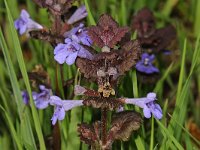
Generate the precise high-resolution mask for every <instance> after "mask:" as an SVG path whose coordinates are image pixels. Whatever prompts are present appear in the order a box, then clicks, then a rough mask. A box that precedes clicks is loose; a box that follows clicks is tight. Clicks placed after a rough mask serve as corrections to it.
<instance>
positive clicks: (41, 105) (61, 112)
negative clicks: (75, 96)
mask: <svg viewBox="0 0 200 150" xmlns="http://www.w3.org/2000/svg"><path fill="white" fill-rule="evenodd" d="M39 89H40V92H32V97H33V100H34V103H35V106H36V108H38V109H45V108H47V107H48V106H49V105H52V106H55V111H54V114H53V117H52V119H51V120H52V124H53V125H55V123H56V122H57V120H63V119H64V118H65V111H68V110H71V109H72V108H74V107H77V106H81V105H83V103H82V100H61V98H59V97H58V96H54V95H52V93H51V90H50V89H47V88H46V87H45V86H44V85H40V86H39ZM22 98H23V102H24V103H25V104H26V105H28V104H29V96H28V93H27V91H23V92H22Z"/></svg>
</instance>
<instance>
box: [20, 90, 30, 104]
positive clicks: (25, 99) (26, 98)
mask: <svg viewBox="0 0 200 150" xmlns="http://www.w3.org/2000/svg"><path fill="white" fill-rule="evenodd" d="M21 95H22V99H23V102H24V104H26V105H28V104H29V96H28V92H27V91H22V92H21Z"/></svg>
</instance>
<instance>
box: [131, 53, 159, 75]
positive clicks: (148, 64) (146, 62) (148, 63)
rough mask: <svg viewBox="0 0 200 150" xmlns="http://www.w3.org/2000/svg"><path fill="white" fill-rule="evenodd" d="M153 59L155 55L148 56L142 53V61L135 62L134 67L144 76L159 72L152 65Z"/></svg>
mask: <svg viewBox="0 0 200 150" xmlns="http://www.w3.org/2000/svg"><path fill="white" fill-rule="evenodd" d="M154 59H155V55H153V54H151V55H149V54H148V53H143V54H142V59H141V60H140V61H139V62H137V64H136V66H135V67H136V69H137V70H138V71H140V72H142V73H146V74H152V73H158V72H159V70H158V68H156V67H155V66H153V65H152V62H153V61H154Z"/></svg>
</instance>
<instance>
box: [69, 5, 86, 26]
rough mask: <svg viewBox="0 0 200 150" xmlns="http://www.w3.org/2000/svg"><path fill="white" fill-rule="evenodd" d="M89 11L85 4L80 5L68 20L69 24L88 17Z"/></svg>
mask: <svg viewBox="0 0 200 150" xmlns="http://www.w3.org/2000/svg"><path fill="white" fill-rule="evenodd" d="M87 15H88V13H87V10H86V8H85V6H84V5H82V6H80V7H79V8H78V9H77V10H76V11H75V12H74V14H73V15H72V16H71V17H70V18H69V20H68V21H67V23H68V24H73V23H75V22H77V21H80V20H81V19H83V18H85V17H87Z"/></svg>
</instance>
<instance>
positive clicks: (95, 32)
mask: <svg viewBox="0 0 200 150" xmlns="http://www.w3.org/2000/svg"><path fill="white" fill-rule="evenodd" d="M34 1H35V3H36V4H38V5H39V6H40V7H44V8H47V9H48V10H49V13H50V14H51V16H52V18H53V21H52V27H51V28H50V29H46V28H45V27H43V26H42V25H40V24H39V23H37V22H35V21H33V20H32V19H31V17H30V16H29V14H28V12H27V11H26V10H22V11H21V15H20V18H19V19H17V20H16V21H15V28H16V29H17V30H18V31H19V33H20V34H21V35H22V34H26V35H27V36H29V37H31V38H36V39H41V40H44V41H47V42H49V43H50V44H51V45H52V47H53V48H54V53H53V52H52V55H54V59H55V61H56V62H57V63H59V64H60V65H62V64H64V63H66V64H68V65H72V64H75V65H76V67H77V68H78V69H79V71H80V73H81V74H82V75H83V76H84V78H86V79H87V82H94V83H96V84H97V86H98V89H97V90H95V89H89V88H87V87H84V86H81V85H80V84H79V85H75V87H74V94H75V95H81V96H82V100H62V99H61V98H60V95H59V92H56V91H52V90H51V88H50V87H48V86H47V85H42V84H41V85H39V87H38V88H39V92H34V91H33V92H32V96H33V99H34V102H35V106H36V107H37V108H38V109H45V108H47V107H48V106H50V105H51V106H54V108H55V110H54V114H53V117H52V124H53V125H55V124H56V122H57V120H63V119H64V118H65V113H66V112H67V111H68V110H71V109H73V108H74V107H78V106H89V107H93V108H97V109H101V121H95V122H94V123H93V124H91V125H90V124H87V123H80V124H78V127H77V128H78V130H77V131H78V132H79V136H80V140H81V141H83V142H85V143H86V144H88V145H90V146H91V149H96V150H98V149H102V150H108V149H112V144H113V142H114V141H115V140H122V141H127V140H128V139H129V137H130V135H131V133H132V132H133V131H135V130H138V129H139V128H140V126H141V124H142V116H141V115H140V113H138V112H135V111H133V110H124V109H123V106H124V105H126V104H131V105H136V106H138V107H140V108H142V109H143V114H144V117H146V118H150V117H151V115H153V116H154V117H155V118H156V119H161V118H162V109H161V107H160V106H159V105H158V104H156V100H157V98H156V93H151V92H150V93H147V95H146V96H145V97H142V98H124V97H120V96H119V95H120V93H118V90H117V89H118V84H119V79H120V77H122V76H123V75H124V74H125V73H127V72H128V71H129V70H131V69H135V67H136V68H137V70H138V71H139V72H143V73H146V74H152V73H159V70H158V69H157V68H156V67H155V66H153V65H152V62H153V60H154V58H155V55H154V54H153V53H154V51H156V52H155V53H157V52H158V51H161V50H164V49H165V47H166V45H168V43H169V42H170V41H168V40H167V39H163V41H162V40H161V41H160V39H161V38H160V36H162V35H163V34H165V33H166V32H168V31H172V33H171V34H170V35H172V37H171V39H173V38H174V35H175V31H174V28H173V27H172V26H169V27H166V28H164V29H155V27H154V25H155V21H154V19H153V16H152V14H151V12H149V11H148V10H146V9H144V10H142V11H141V12H139V14H138V15H137V16H136V17H135V19H134V21H133V26H134V30H137V33H138V39H136V40H131V38H130V35H131V33H130V29H129V28H128V27H119V25H118V23H117V22H116V21H115V20H114V19H113V18H112V17H111V16H110V15H108V14H103V15H101V16H100V18H99V20H98V23H97V25H96V26H89V27H85V26H84V24H83V21H84V18H85V17H86V16H87V11H86V8H85V6H84V5H82V6H80V7H79V8H76V7H75V8H74V6H72V4H73V2H74V0H71V1H53V0H46V1H42V0H34ZM143 13H146V15H144V14H143ZM69 14H70V15H69ZM145 16H150V17H148V18H146V20H145ZM152 20H153V21H152ZM157 39H159V40H157ZM156 40H157V41H156ZM99 49H100V51H99ZM149 49H151V51H150V52H149V51H148V50H149ZM142 51H145V52H143V53H142ZM140 57H141V58H142V60H140ZM22 96H23V100H24V103H25V104H27V105H28V104H29V97H28V94H27V92H26V91H23V92H22ZM108 111H115V113H114V115H113V116H112V119H111V122H109V123H108V122H107V121H108V119H107V116H108ZM108 124H110V126H109V127H108Z"/></svg>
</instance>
